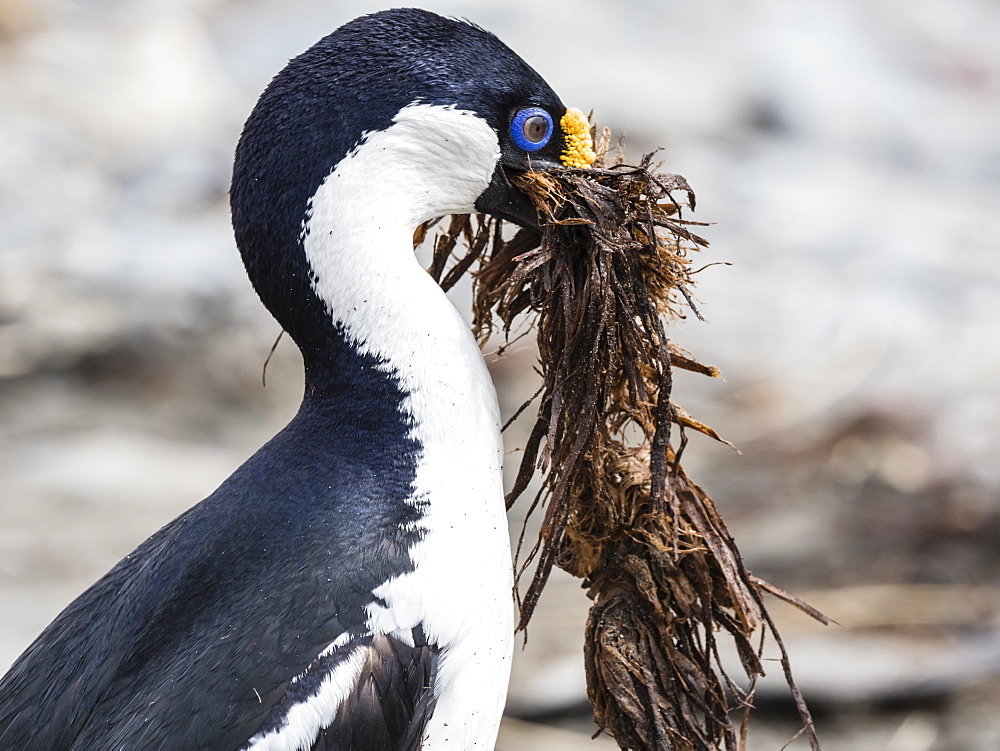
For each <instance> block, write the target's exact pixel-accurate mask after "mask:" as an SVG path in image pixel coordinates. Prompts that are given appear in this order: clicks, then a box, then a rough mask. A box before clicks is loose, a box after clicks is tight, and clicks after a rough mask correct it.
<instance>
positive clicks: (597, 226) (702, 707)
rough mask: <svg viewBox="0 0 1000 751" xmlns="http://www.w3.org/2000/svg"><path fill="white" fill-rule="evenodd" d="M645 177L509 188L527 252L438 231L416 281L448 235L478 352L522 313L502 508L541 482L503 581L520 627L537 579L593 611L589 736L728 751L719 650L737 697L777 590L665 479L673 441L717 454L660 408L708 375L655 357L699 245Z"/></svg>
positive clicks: (660, 187)
mask: <svg viewBox="0 0 1000 751" xmlns="http://www.w3.org/2000/svg"><path fill="white" fill-rule="evenodd" d="M607 141H608V139H607V136H605V138H604V139H603V145H604V148H603V149H602V148H601V147H600V146H599V148H598V153H601V152H602V151H603V152H605V153H606V144H607ZM651 160H652V155H647V156H646V157H645V158H643V159H642V160H641V161H640V163H639V164H638V165H634V166H633V165H626V164H622V163H618V164H614V165H611V166H608V167H605V166H603V164H601V163H599V164H598V166H596V167H593V168H589V169H558V170H553V171H550V172H546V173H528V174H525V175H522V176H520V177H519V178H517V179H516V180H517V184H518V186H519V187H520V188H521V189H522V190H524V191H525V192H526V193H527V194H528V195H529V196H531V197H532V199H533V200H534V202H535V204H536V207H537V208H538V211H539V215H540V217H542V218H543V219H544V226H543V229H542V232H541V236H540V237H539V234H538V233H537V232H535V231H532V230H521V231H519V232H518V233H517V234H515V235H514V236H513V238H511V239H510V240H509V241H504V240H503V238H502V236H501V233H500V230H499V227H498V223H497V222H495V221H492V220H488V221H486V222H483V223H481V224H479V225H478V226H477V228H476V229H473V225H472V224H471V223H468V222H465V221H463V220H461V219H455V218H453V220H452V223H451V226H450V227H449V229H448V231H447V232H446V233H445V234H444V235H442V236H441V237H439V238H438V243H437V245H436V253H435V260H434V264H433V266H432V273H433V274H434V275H435V278H436V279H439V280H441V281H442V284H443V285H444V286H448V283H449V282H453V281H454V280H455V279H457V277H456V276H455V273H454V271H452V272H449V274H448V275H447V276H445V277H444V279H442V274H443V273H444V268H445V266H446V263H445V261H446V260H447V258H448V257H450V256H452V255H453V253H454V249H455V247H456V244H457V242H458V240H459V238H460V237H464V238H465V240H466V242H465V244H466V246H467V247H468V252H467V253H466V254H465V255H464V256H463V257H462V258H461V259H460V260H458V261H457V263H456V265H455V266H454V267H453V269H457V268H462V269H463V271H464V270H465V269H469V268H471V266H472V265H473V263H475V262H476V261H477V260H478V261H479V262H480V268H479V271H478V272H476V274H475V292H474V299H475V319H474V326H475V330H476V333H477V336H478V337H479V338H480V341H485V339H486V338H487V337H488V335H489V333H490V332H491V331H492V329H493V327H494V323H495V321H496V320H497V319H499V321H500V322H501V326H502V328H503V329H504V331H505V332H507V333H509V332H510V330H511V327H512V326H513V325H514V323H515V320H516V319H518V318H519V316H522V315H523V314H528V315H530V316H531V317H532V319H533V322H534V325H535V328H536V331H537V338H538V348H539V353H540V363H539V365H540V372H541V374H542V379H543V387H542V391H541V399H540V401H539V406H538V414H537V417H536V420H535V424H534V427H533V429H532V431H531V435H530V437H529V439H528V442H527V445H526V447H525V451H524V455H523V459H522V462H521V465H520V468H519V471H518V473H517V478H516V480H515V483H514V487H513V489H512V490H511V492H510V494H509V495H508V500H507V502H508V507H509V506H510V504H512V503H513V502H514V501H515V500H516V499H517V498H518V496H520V495H521V494H522V493H523V492H524V491H525V489H526V488H527V487H528V483H529V480H530V479H531V478H532V476H533V475H534V474H535V473H536V471H537V472H541V474H542V489H541V491H540V492H539V494H538V496H537V497H536V498H535V499H534V501H533V503H532V506H531V509H532V510H534V509H535V508H537V507H539V506H544V519H543V522H542V528H541V532H540V535H539V539H538V541H537V542H536V543H535V544H534V545H533V547H532V549H531V551H530V553H529V554H528V556H527V560H526V561H524V563H523V565H522V567H521V568H520V570H519V575H520V574H524V573H525V572H526V570H527V566H528V564H529V563H530V562H531V561H532V560H534V561H536V566H535V570H534V573H533V576H532V580H531V582H530V584H529V586H528V588H527V592H526V594H525V596H524V599H523V601H522V602H521V620H520V625H519V627H520V628H522V629H523V628H524V627H525V626H526V625H527V623H528V621H529V619H530V618H531V615H532V612H533V611H534V608H535V605H536V603H537V601H538V597H539V595H540V594H541V591H542V589H543V587H544V586H545V583H546V581H547V579H548V576H549V574H550V572H551V570H552V566H553V565H558V566H560V567H561V568H563V569H565V570H566V571H568V572H569V573H571V574H573V575H574V576H578V577H580V578H582V579H583V580H584V582H585V585H586V586H587V589H588V594H589V596H590V597H591V598H592V599H593V600H594V605H593V607H592V608H591V611H590V616H589V618H588V623H587V631H586V647H585V663H586V672H587V684H588V695H589V698H590V701H591V704H592V705H593V707H594V715H595V718H596V720H597V722H598V724H599V725H600V727H601V728H603V729H606V730H607V731H608V732H610V733H611V734H612V735H613V736H614V737H615V738H616V739H617V741H618V743H619V744H620V745H621V746H622V747H627V748H662V749H711V748H718V747H719V746H720V745H721V746H724V747H725V748H726V749H736V748H737V746H738V738H737V731H736V729H735V728H734V727H733V724H732V722H731V719H730V712H731V710H732V709H734V708H735V707H734V706H733V702H735V704H736V706H737V707H739V706H742V707H744V708H749V696H748V694H747V693H745V692H743V691H741V690H740V689H739V688H738V687H737V686H736V685H735V684H734V683H732V682H731V681H730V680H729V678H728V677H727V676H726V674H725V672H724V670H723V668H722V666H721V663H720V658H719V650H718V642H717V638H718V634H720V633H725V634H727V635H728V637H729V638H731V639H732V641H733V643H734V644H735V646H736V650H737V653H738V654H739V657H740V660H741V662H742V666H743V669H744V671H745V672H746V675H747V676H748V678H749V679H750V686H751V692H752V686H753V683H754V681H755V680H756V678H757V677H758V676H760V675H762V674H763V668H762V665H761V659H760V649H761V647H760V646H755V644H754V643H753V642H752V640H753V638H754V635H755V633H757V632H758V630H759V629H762V628H766V629H767V630H768V631H770V632H771V633H772V634H773V635H774V637H775V638H776V639H777V641H778V644H779V646H781V641H780V637H779V636H778V634H777V633H776V632H775V630H774V627H773V623H772V621H771V619H770V617H769V615H768V613H767V611H766V609H765V607H764V604H763V601H762V591H771V592H776V593H779V592H780V590H776V589H775V588H771V587H769V586H768V585H764V584H763V583H761V582H759V580H756V579H754V578H753V577H752V576H751V574H750V573H749V572H748V571H747V569H746V567H745V566H744V564H743V561H742V559H741V557H740V553H739V550H738V549H737V547H736V544H735V542H734V541H733V539H732V537H731V536H730V534H729V532H728V530H727V529H726V526H725V524H724V523H723V521H722V519H721V518H720V517H719V514H718V513H717V511H716V509H715V506H714V504H713V503H712V500H711V499H710V498H709V497H708V495H707V494H706V493H705V492H704V491H703V490H702V489H701V488H699V487H698V486H697V485H696V484H694V483H693V482H692V481H691V480H690V479H689V478H688V476H687V475H686V474H685V473H684V471H683V469H682V468H681V466H680V462H679V460H680V454H681V453H682V450H683V447H684V445H685V443H686V438H685V436H684V431H685V429H686V428H687V429H692V430H696V431H699V432H702V433H705V434H706V435H709V436H711V437H713V438H716V439H719V436H718V435H717V434H716V433H715V431H713V430H712V429H711V428H708V427H707V426H705V425H703V424H701V423H700V422H698V421H696V420H695V419H693V418H692V417H690V416H689V415H687V413H685V412H684V411H683V410H681V409H680V408H679V407H677V406H676V405H674V404H673V403H672V401H671V398H670V396H671V386H672V380H671V372H672V368H673V367H678V368H683V369H686V370H692V371H695V372H701V373H705V374H707V375H712V376H715V375H718V373H717V371H715V369H714V368H711V367H709V366H703V365H701V364H700V363H698V362H697V361H696V360H695V359H694V358H693V357H691V356H690V355H688V354H687V353H685V352H683V351H682V350H680V349H679V348H677V347H675V346H673V345H671V343H670V341H669V339H668V338H667V335H666V331H665V328H664V321H665V319H670V318H672V317H678V316H682V315H683V314H684V312H685V311H686V310H691V311H693V312H694V313H695V314H696V315H697V308H696V307H695V303H694V301H693V298H692V295H691V292H690V288H691V285H692V278H691V275H692V270H691V265H690V262H689V258H688V253H689V251H690V250H692V249H695V248H697V247H698V246H704V245H706V244H707V243H706V242H705V241H704V240H703V239H701V238H700V237H698V236H697V235H696V234H694V232H693V231H692V226H693V225H696V224H697V223H696V222H692V221H690V220H687V219H684V218H683V217H682V206H681V205H680V204H679V203H678V202H677V201H676V200H675V198H674V194H678V195H682V196H683V197H684V202H685V203H686V205H687V206H688V207H689V208H692V209H693V208H694V202H695V198H694V193H693V192H692V191H691V189H690V187H689V186H688V185H687V183H686V182H685V180H684V179H683V178H682V177H680V176H678V175H668V174H663V173H659V172H656V171H655V170H654V169H653V168H652V167H651ZM488 247H489V248H490V255H489V258H488V259H486V258H485V256H486V251H487V248H488ZM672 425H677V426H678V430H677V435H676V436H675V437H676V438H677V439H678V440H677V441H676V448H675V447H674V446H672V444H671V438H672V435H671V433H672ZM719 440H721V439H719ZM522 542H523V536H522ZM789 599H791V598H789ZM781 649H782V655H783V667H784V668H785V672H786V677H787V679H788V682H789V686H790V690H791V691H792V694H793V695H794V697H795V699H796V703H797V705H798V707H799V711H800V714H801V715H802V720H803V723H804V726H805V732H806V733H807V734H808V736H809V738H810V742H811V744H812V746H813V748H818V742H817V741H816V737H815V733H814V730H813V727H812V720H811V718H810V716H809V712H808V709H807V708H806V705H805V702H804V701H803V700H802V697H801V695H800V694H799V692H798V690H797V688H796V687H795V684H794V682H793V681H792V679H791V674H790V672H789V669H788V665H787V658H786V657H785V656H784V648H783V646H782V647H781Z"/></svg>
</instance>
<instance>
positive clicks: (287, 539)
mask: <svg viewBox="0 0 1000 751" xmlns="http://www.w3.org/2000/svg"><path fill="white" fill-rule="evenodd" d="M289 428H290V429H291V430H292V432H293V434H292V435H288V433H289V429H286V431H284V432H283V433H282V434H279V436H277V437H276V438H275V439H274V440H273V441H272V442H270V443H269V444H268V445H266V446H264V447H263V448H262V449H261V450H260V451H258V452H257V453H256V454H255V455H254V456H253V457H252V458H251V459H250V460H248V461H247V462H246V463H245V464H244V465H243V466H241V467H240V468H239V469H238V470H237V471H236V472H235V473H234V474H233V475H232V476H231V477H230V478H229V479H228V480H227V481H226V482H224V483H223V484H222V486H220V487H219V489H218V490H216V491H215V493H213V494H212V495H211V496H209V497H208V498H207V499H205V500H204V501H202V502H201V503H200V504H198V505H197V506H195V507H193V508H192V509H190V510H189V511H187V512H186V513H184V514H182V515H181V516H179V517H178V518H177V519H175V520H173V521H172V522H170V523H169V524H167V525H166V526H165V527H163V528H162V529H161V530H159V531H158V532H156V533H155V534H154V535H152V536H151V537H150V538H149V539H147V540H146V541H145V542H144V543H142V544H141V545H140V546H139V547H138V548H137V549H136V550H135V551H133V552H132V553H131V554H129V555H128V556H126V557H125V558H124V559H122V560H121V561H120V562H119V563H118V564H117V565H116V566H115V567H114V568H113V569H112V570H111V571H109V572H108V573H107V574H106V575H105V576H104V577H102V578H101V579H100V580H99V581H98V582H96V583H95V584H94V585H93V586H92V587H90V588H89V589H88V590H87V591H86V592H84V593H83V594H82V595H81V596H80V597H79V598H77V599H76V600H75V601H74V602H72V603H71V604H70V605H69V606H68V607H67V608H66V609H65V610H64V611H63V612H62V613H61V614H60V615H59V616H58V617H57V618H56V620H55V621H53V623H52V624H50V625H49V627H48V628H46V629H45V631H43V632H42V634H41V635H40V636H39V637H38V638H37V639H36V640H35V642H34V643H33V644H32V645H31V646H29V648H28V649H27V650H26V651H25V653H24V654H23V655H22V656H21V657H20V658H19V659H18V660H17V662H15V664H14V666H13V667H12V668H11V670H10V672H9V673H8V674H7V675H6V676H5V677H4V678H3V679H2V681H0V747H4V748H7V747H12V748H13V747H23V748H46V749H60V748H90V747H117V745H116V743H118V742H119V741H124V742H125V743H126V745H134V744H135V743H137V742H138V741H142V743H140V744H139V745H141V746H144V747H157V746H158V745H162V744H163V743H165V742H166V743H167V745H170V743H173V742H176V741H177V739H178V738H185V739H186V740H185V744H186V745H190V746H191V747H193V748H209V747H212V748H214V747H220V748H221V747H229V748H234V747H237V746H239V745H240V744H241V743H242V742H244V741H245V740H246V739H247V738H249V737H251V736H252V735H253V734H254V733H255V732H257V730H258V729H259V728H260V727H261V724H262V723H263V722H265V720H266V719H267V717H268V714H269V712H270V711H271V707H272V706H274V705H276V704H278V703H280V702H281V701H282V700H283V698H284V697H285V695H286V692H287V691H288V689H289V686H290V685H291V684H292V682H293V681H294V680H295V679H296V677H297V676H300V675H302V674H304V673H305V672H306V671H307V670H308V669H309V668H310V666H313V665H314V663H316V661H317V660H318V659H319V658H320V656H321V655H322V653H323V652H324V650H326V649H328V648H329V646H330V645H331V644H333V643H334V642H335V641H336V640H338V639H342V638H343V637H344V635H345V634H346V635H352V634H354V635H361V638H363V635H364V623H365V620H366V617H367V615H366V607H367V605H368V604H369V603H370V602H371V600H372V598H373V595H372V594H371V593H372V590H373V589H375V588H376V587H377V586H378V585H380V584H382V583H383V582H384V581H386V580H387V579H388V578H391V577H392V576H396V575H399V574H401V573H404V572H405V570H406V569H407V567H408V566H409V565H410V564H409V560H408V549H409V547H410V545H411V544H412V542H413V540H411V539H409V538H410V537H414V535H416V534H417V533H416V532H412V531H411V532H403V533H399V530H400V528H401V527H400V525H401V524H402V525H404V526H405V525H406V524H407V522H408V521H412V520H413V518H412V517H413V515H414V513H415V512H414V510H413V507H412V506H409V505H408V504H407V503H406V502H405V497H404V496H405V493H406V492H407V489H406V488H407V486H408V482H407V481H406V479H405V477H403V478H399V479H398V481H396V479H394V478H393V477H392V473H391V472H386V471H384V468H380V467H372V466H371V465H370V463H368V462H366V461H365V457H364V455H363V454H359V453H358V452H356V451H355V452H352V451H350V450H343V451H340V450H337V446H336V445H334V446H333V447H332V448H331V445H330V442H327V444H326V445H324V444H322V443H321V442H313V443H312V444H310V443H307V442H303V441H302V440H300V439H301V436H297V435H295V434H294V432H295V426H294V423H293V425H292V426H289ZM373 520H375V521H374V522H373ZM387 525H390V526H393V527H394V528H395V530H396V531H397V534H390V535H387V534H385V531H386V529H385V528H386V526H387ZM410 526H412V525H410ZM414 539H415V537H414ZM354 649H355V650H357V649H359V647H358V646H357V645H355V647H354ZM354 659H357V658H354ZM411 661H412V660H411ZM328 662H329V661H327V663H328ZM417 662H418V663H419V660H417ZM320 664H323V662H322V660H320ZM38 716H47V717H49V720H48V721H47V722H46V723H44V724H41V723H38V722H37V720H36V719H35V718H37V717H38ZM81 743H82V744H83V745H80V744H81ZM11 744H13V745H11Z"/></svg>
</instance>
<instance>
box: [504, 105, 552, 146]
mask: <svg viewBox="0 0 1000 751" xmlns="http://www.w3.org/2000/svg"><path fill="white" fill-rule="evenodd" d="M534 118H540V119H534ZM542 121H544V124H545V126H546V127H545V132H544V133H543V134H541V135H540V136H539V135H537V128H538V126H539V125H541V124H542ZM553 130H555V125H554V124H553V122H552V115H550V114H549V113H548V112H546V111H545V110H543V109H542V108H541V107H525V108H524V109H523V110H519V111H518V113H517V114H516V115H514V119H513V121H511V124H510V137H511V138H512V139H514V143H515V144H517V147H518V148H520V149H523V150H524V151H538V150H539V149H541V148H544V147H545V144H547V143H548V142H549V139H551V138H552V131H553ZM532 139H534V140H532Z"/></svg>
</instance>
